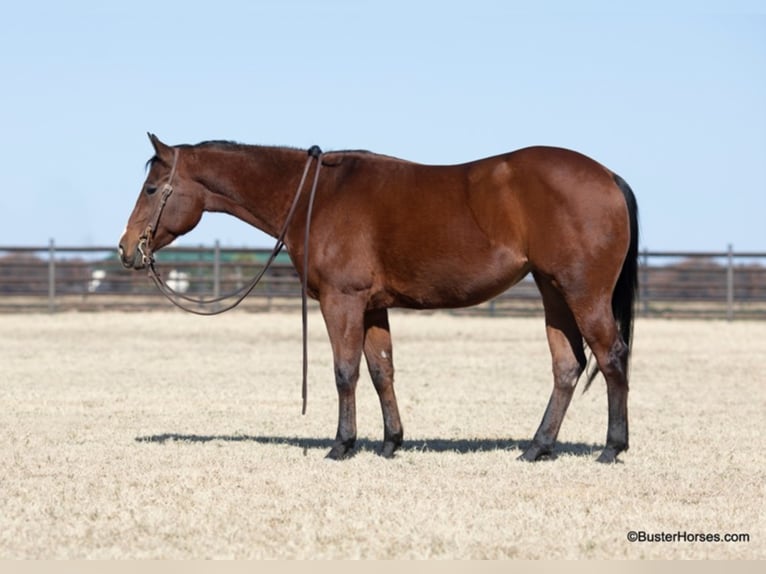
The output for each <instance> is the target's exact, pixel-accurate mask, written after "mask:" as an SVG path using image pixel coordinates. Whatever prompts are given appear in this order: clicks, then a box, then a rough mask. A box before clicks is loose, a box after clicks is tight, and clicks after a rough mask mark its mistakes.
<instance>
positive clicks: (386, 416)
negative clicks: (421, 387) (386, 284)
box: [364, 309, 403, 458]
mask: <svg viewBox="0 0 766 574" xmlns="http://www.w3.org/2000/svg"><path fill="white" fill-rule="evenodd" d="M364 329H365V332H364V357H365V359H366V360H367V366H368V368H369V370H370V377H371V378H372V383H373V384H374V385H375V390H376V391H377V392H378V398H379V399H380V408H381V409H382V411H383V449H382V450H381V455H382V456H384V457H386V458H389V457H392V456H393V455H394V452H395V451H396V449H398V448H399V446H401V444H402V436H403V432H402V422H401V419H400V418H399V407H398V406H397V404H396V395H395V394H394V359H393V355H392V350H391V331H390V329H389V326H388V310H386V309H378V310H374V311H368V312H367V313H365V316H364Z"/></svg>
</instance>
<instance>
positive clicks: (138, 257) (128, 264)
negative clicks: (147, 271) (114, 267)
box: [117, 244, 146, 270]
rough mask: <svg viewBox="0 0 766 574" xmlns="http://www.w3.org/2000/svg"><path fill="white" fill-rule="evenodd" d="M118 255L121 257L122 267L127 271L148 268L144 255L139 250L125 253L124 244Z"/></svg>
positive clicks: (119, 248)
mask: <svg viewBox="0 0 766 574" xmlns="http://www.w3.org/2000/svg"><path fill="white" fill-rule="evenodd" d="M117 253H118V254H119V257H120V263H122V266H123V267H125V268H126V269H136V270H140V269H144V268H146V260H145V258H144V255H143V253H141V251H140V250H139V249H138V248H136V249H134V250H133V252H132V253H128V252H126V251H125V248H124V247H123V246H122V244H120V246H119V247H118V248H117Z"/></svg>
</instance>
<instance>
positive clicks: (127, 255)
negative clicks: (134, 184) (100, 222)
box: [119, 134, 205, 269]
mask: <svg viewBox="0 0 766 574" xmlns="http://www.w3.org/2000/svg"><path fill="white" fill-rule="evenodd" d="M149 140H150V141H151V142H152V145H153V146H154V157H152V158H151V159H150V160H149V166H150V167H149V173H148V174H147V176H146V180H145V181H144V185H143V186H142V187H141V193H140V194H139V196H138V200H137V201H136V206H135V207H134V208H133V213H131V214H130V219H129V220H128V225H127V227H126V228H125V232H124V233H123V234H122V237H121V238H120V246H119V253H120V260H121V261H122V264H123V265H124V266H125V267H128V268H131V267H132V268H134V269H143V268H144V267H146V265H147V263H148V262H149V261H150V260H151V257H152V254H153V253H154V252H155V251H159V250H160V249H162V248H163V247H165V246H166V245H168V244H169V243H171V242H172V241H173V240H174V239H175V238H176V237H178V236H180V235H183V234H184V233H187V232H189V231H191V230H192V229H193V228H194V226H195V225H197V223H199V220H200V219H201V218H202V211H203V207H204V204H205V202H204V192H205V188H204V187H203V186H202V185H201V184H200V183H198V182H196V181H194V180H193V179H192V178H191V177H190V176H189V174H188V170H187V169H186V166H185V164H184V153H183V150H182V149H179V148H177V147H171V146H168V145H165V144H164V143H162V142H161V141H160V140H159V138H157V136H155V135H154V134H149Z"/></svg>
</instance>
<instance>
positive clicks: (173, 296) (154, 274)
mask: <svg viewBox="0 0 766 574" xmlns="http://www.w3.org/2000/svg"><path fill="white" fill-rule="evenodd" d="M307 153H308V159H307V160H306V165H305V167H304V168H303V175H302V176H301V180H300V183H299V184H298V189H297V191H296V192H295V197H294V198H293V203H292V205H291V206H290V210H289V211H288V212H287V216H286V217H285V221H284V224H283V225H282V229H281V231H280V233H279V236H278V237H277V242H276V244H275V245H274V249H272V251H271V254H270V255H269V258H268V259H267V261H266V263H265V265H264V266H263V268H262V269H261V270H260V271H259V272H258V274H257V275H256V276H255V277H254V278H253V279H252V280H251V281H250V282H249V283H248V284H247V285H245V286H243V287H241V288H240V289H237V290H236V291H233V292H231V293H227V294H226V295H222V296H220V297H216V298H214V299H194V298H192V297H188V296H186V295H183V294H181V293H178V292H177V291H174V290H173V289H172V288H171V287H170V286H169V285H168V284H167V283H166V282H165V281H164V280H163V279H162V277H161V276H160V274H159V272H158V271H157V269H156V268H155V260H154V254H153V252H152V242H153V240H154V236H155V235H156V233H157V227H158V225H159V222H160V217H161V216H162V212H163V210H164V209H165V205H167V202H168V199H169V198H170V196H171V194H172V193H173V178H174V177H175V174H176V166H177V164H178V148H173V163H172V165H171V167H170V175H169V176H168V180H167V182H165V183H164V184H163V185H162V190H161V191H162V195H161V196H160V201H159V203H158V204H157V207H156V208H155V212H154V215H153V216H152V218H151V219H150V220H149V221H150V222H149V224H147V226H146V229H145V230H144V232H143V233H142V234H141V236H140V237H139V239H138V247H137V249H138V252H139V253H140V255H141V261H142V263H143V264H144V265H145V266H146V267H147V269H148V274H149V277H151V279H152V281H154V284H155V285H156V286H157V288H158V289H159V290H160V292H161V293H162V294H163V295H165V297H167V299H168V300H169V301H170V302H171V303H173V304H174V305H175V306H176V307H179V308H180V309H183V310H184V311H188V312H189V313H194V314H195V315H219V314H221V313H224V312H226V311H229V310H231V309H233V308H234V307H236V306H237V305H239V304H240V303H241V302H242V301H243V300H244V299H245V297H247V296H248V295H249V294H250V293H251V292H252V291H253V289H255V286H256V285H258V283H259V282H260V280H261V278H262V277H263V276H264V274H265V273H266V271H267V270H268V268H269V267H270V266H271V264H272V263H273V262H274V259H276V257H277V255H278V254H279V252H280V251H281V250H282V248H283V247H284V245H285V244H284V239H285V235H286V234H287V230H288V228H289V227H290V223H291V222H292V219H293V216H294V215H295V210H296V208H297V206H298V200H299V199H300V196H301V191H302V190H303V186H304V184H305V183H306V177H307V176H308V172H309V168H310V167H311V164H312V162H313V161H314V160H316V164H317V166H316V170H315V172H314V181H313V183H312V186H311V192H310V194H309V202H308V210H307V213H306V232H305V235H304V245H303V280H302V282H301V299H302V319H303V386H302V398H303V408H302V413H303V414H306V400H307V394H308V393H307V382H306V381H307V376H308V350H307V349H308V329H307V325H308V303H307V292H308V261H309V231H310V229H311V212H312V210H313V206H314V197H315V195H316V190H317V184H318V182H319V171H320V168H321V167H322V150H321V149H320V148H319V146H312V147H311V148H310V149H309V150H308V152H307ZM233 297H235V298H236V299H235V300H234V302H232V303H230V304H227V305H224V306H217V307H216V308H214V309H211V308H210V306H211V305H216V304H218V303H221V302H222V301H226V300H227V299H231V298H233ZM185 302H188V303H192V304H194V305H196V306H197V307H196V308H195V307H191V306H190V305H188V304H187V303H185ZM200 307H201V308H200Z"/></svg>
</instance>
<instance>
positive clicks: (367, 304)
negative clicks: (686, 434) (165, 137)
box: [119, 134, 638, 462]
mask: <svg viewBox="0 0 766 574" xmlns="http://www.w3.org/2000/svg"><path fill="white" fill-rule="evenodd" d="M149 137H150V140H151V142H152V145H153V146H154V151H155V155H154V156H153V157H152V158H151V160H150V161H149V165H150V169H149V173H148V175H147V177H146V181H145V182H144V185H143V188H142V190H141V193H140V195H139V197H138V201H137V203H136V206H135V208H134V210H133V213H132V214H131V216H130V220H129V221H128V225H127V228H126V230H125V233H124V234H123V236H122V238H121V239H120V246H119V251H120V257H121V259H122V262H123V264H124V265H125V266H126V267H133V268H135V269H141V268H143V267H144V266H145V265H146V263H147V261H148V257H151V253H152V252H153V251H157V250H159V249H161V248H162V247H164V246H166V245H168V244H169V243H170V242H171V241H173V240H174V239H175V238H176V237H178V236H180V235H182V234H184V233H187V232H188V231H190V230H191V229H192V228H194V226H195V225H197V223H198V222H199V221H200V218H201V217H202V213H203V212H204V211H218V212H226V213H229V214H232V215H234V216H235V217H238V218H240V219H242V220H244V221H245V222H247V223H250V224H252V225H254V226H255V227H257V228H259V229H261V230H262V231H264V232H266V233H268V234H270V235H272V236H275V237H276V236H277V235H278V234H279V233H280V230H281V229H282V228H283V227H285V230H284V232H285V233H284V244H285V246H286V248H287V250H288V252H289V254H290V256H291V258H292V261H293V263H294V265H295V268H296V270H297V272H298V274H299V275H300V276H301V277H305V280H306V284H307V289H308V293H309V295H310V296H311V297H313V298H315V299H318V300H319V304H320V308H321V312H322V315H323V317H324V320H325V324H326V327H327V331H328V334H329V338H330V342H331V346H332V351H333V359H334V366H335V384H336V386H337V392H338V399H339V417H338V430H337V434H336V436H335V441H334V443H333V446H332V448H331V450H330V452H329V454H328V457H330V458H333V459H341V458H344V457H345V456H347V455H348V454H349V453H350V451H351V449H353V447H354V443H355V440H356V434H357V432H356V404H355V391H356V384H357V380H358V378H359V366H360V361H361V357H362V354H364V357H365V359H366V361H367V366H368V368H369V372H370V375H371V377H372V382H373V384H374V386H375V389H376V391H377V393H378V396H379V399H380V404H381V408H382V411H383V428H384V442H383V448H382V452H381V454H382V455H383V456H386V457H388V456H392V455H393V454H394V451H395V450H396V449H397V448H398V447H399V446H400V445H401V443H402V436H403V433H402V424H401V421H400V418H399V410H398V406H397V402H396V396H395V394H394V386H393V383H394V366H393V355H392V352H391V334H390V331H389V323H388V311H387V310H388V308H390V307H406V308H412V309H435V308H456V307H463V306H468V305H474V304H477V303H480V302H482V301H486V300H487V299H489V298H491V297H494V296H496V295H498V294H500V293H502V292H503V291H505V290H506V289H508V288H509V287H511V286H512V285H513V284H515V283H516V282H518V281H519V280H520V279H522V278H523V277H524V276H525V275H527V274H528V273H530V272H531V273H532V275H533V277H534V279H535V281H536V283H537V285H538V287H539V289H540V292H541V294H542V300H543V304H544V307H545V325H546V332H547V337H548V343H549V346H550V351H551V355H552V358H553V392H552V394H551V397H550V401H549V403H548V406H547V408H546V410H545V414H544V416H543V419H542V422H541V423H540V426H539V428H538V429H537V432H536V433H535V436H534V439H533V440H532V442H531V444H530V445H529V447H528V448H527V449H526V450H525V452H524V453H523V454H522V455H521V457H520V458H521V459H523V460H530V461H531V460H537V459H539V458H541V457H544V456H547V455H550V454H551V452H552V449H553V446H554V443H555V440H556V436H557V434H558V432H559V428H560V426H561V422H562V420H563V418H564V415H565V413H566V410H567V407H568V406H569V403H570V400H571V398H572V394H573V392H574V389H575V385H576V384H577V381H578V379H579V377H580V375H581V374H582V372H583V371H584V369H585V365H586V355H585V351H584V345H583V339H584V341H585V342H586V343H587V345H588V347H589V348H590V350H591V352H592V353H593V355H594V357H595V359H596V363H597V370H600V372H601V373H603V375H604V377H605V379H606V385H607V397H608V399H607V400H608V413H609V420H608V427H607V435H606V445H605V447H604V450H603V451H602V452H601V455H600V456H599V458H598V460H599V461H600V462H613V461H615V460H616V457H617V455H618V454H619V453H620V452H621V451H623V450H626V449H627V448H628V407H627V404H628V359H629V355H630V345H631V331H632V321H633V304H634V297H635V294H636V288H637V256H638V210H637V205H636V200H635V197H634V195H633V192H632V191H631V189H630V187H629V186H628V185H627V184H626V183H625V181H624V180H623V179H622V178H620V177H619V176H618V175H616V174H614V173H612V172H611V171H609V170H608V169H606V168H605V167H603V166H602V165H600V164H598V163H597V162H595V161H594V160H592V159H590V158H588V157H585V156H583V155H581V154H579V153H576V152H574V151H569V150H565V149H559V148H550V147H531V148H525V149H521V150H518V151H515V152H512V153H508V154H505V155H500V156H496V157H489V158H485V159H481V160H478V161H474V162H471V163H466V164H461V165H452V166H428V165H421V164H417V163H412V162H408V161H403V160H400V159H396V158H392V157H387V156H382V155H377V154H373V153H369V152H361V151H342V152H332V153H326V154H324V155H321V156H319V158H318V159H317V160H316V162H315V163H314V164H312V167H313V170H314V173H316V170H317V169H319V165H320V164H319V163H318V162H321V172H320V173H321V176H320V177H319V178H318V180H317V181H318V184H317V187H316V196H315V198H314V200H315V201H314V204H313V211H312V210H310V209H309V206H310V203H309V197H308V194H303V195H301V196H300V197H296V195H295V193H296V192H295V190H296V188H298V182H299V181H300V180H301V174H302V173H303V172H304V169H305V170H308V169H309V164H308V163H306V162H307V154H306V151H302V150H298V149H290V148H277V147H261V146H247V145H240V144H236V143H231V142H221V141H214V142H203V143H200V144H198V145H179V146H168V145H166V144H164V143H162V142H161V141H160V140H159V139H158V138H157V137H156V136H154V135H151V134H150V136H149ZM310 152H311V150H310ZM309 161H311V160H309ZM304 178H305V174H304ZM165 184H169V186H172V189H173V190H174V191H173V192H172V195H168V194H166V193H156V192H157V190H158V189H163V188H165ZM294 199H295V200H296V201H297V204H296V206H297V207H296V209H295V210H294V213H292V211H291V205H292V203H293V200H294ZM288 213H290V214H291V219H288ZM307 216H310V220H309V221H310V224H311V227H310V234H309V236H308V237H307V238H306V237H304V235H305V233H306V229H307V226H306V224H307ZM286 221H287V223H289V225H285V222H286ZM304 240H305V243H304ZM304 245H306V246H308V248H309V250H308V253H309V257H308V258H307V262H308V265H307V266H306V265H305V264H304V257H303V255H304ZM595 374H596V371H594V372H593V373H592V375H591V380H592V377H593V376H595ZM589 382H590V381H589Z"/></svg>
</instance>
